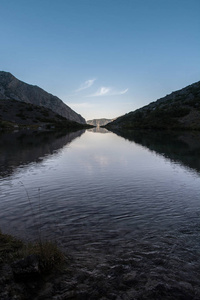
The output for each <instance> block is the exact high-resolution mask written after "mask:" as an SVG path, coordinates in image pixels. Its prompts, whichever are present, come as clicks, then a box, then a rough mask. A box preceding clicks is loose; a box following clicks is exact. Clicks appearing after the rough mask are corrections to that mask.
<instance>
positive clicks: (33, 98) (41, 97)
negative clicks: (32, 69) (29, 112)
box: [0, 71, 86, 124]
mask: <svg viewBox="0 0 200 300" xmlns="http://www.w3.org/2000/svg"><path fill="white" fill-rule="evenodd" d="M0 99H14V100H17V101H21V102H26V103H32V104H34V105H38V106H44V107H46V108H49V109H51V110H52V111H54V112H56V113H57V114H59V115H61V116H63V117H64V118H66V119H68V120H71V121H75V122H78V123H81V124H85V123H86V121H85V119H84V118H83V117H82V116H81V115H79V114H77V113H76V112H75V111H73V110H72V109H71V108H70V107H69V106H67V105H66V104H65V103H63V102H62V100H60V99H59V98H58V97H56V96H53V95H51V94H49V93H47V92H46V91H44V90H43V89H41V88H39V87H38V86H34V85H30V84H27V83H25V82H22V81H20V80H18V79H17V78H15V77H14V76H13V75H12V74H11V73H8V72H4V71H0Z"/></svg>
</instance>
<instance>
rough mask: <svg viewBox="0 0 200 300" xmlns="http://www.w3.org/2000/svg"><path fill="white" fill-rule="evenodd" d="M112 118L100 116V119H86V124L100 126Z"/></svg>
mask: <svg viewBox="0 0 200 300" xmlns="http://www.w3.org/2000/svg"><path fill="white" fill-rule="evenodd" d="M113 120H114V119H105V118H102V119H93V120H88V121H87V124H89V125H93V126H96V127H100V126H104V125H106V124H108V123H110V122H112V121H113Z"/></svg>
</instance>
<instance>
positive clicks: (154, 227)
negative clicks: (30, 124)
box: [0, 131, 200, 274]
mask: <svg viewBox="0 0 200 300" xmlns="http://www.w3.org/2000/svg"><path fill="white" fill-rule="evenodd" d="M121 135H122V136H124V137H121V136H118V135H116V134H114V133H111V132H106V133H99V132H92V131H86V132H85V133H84V132H77V133H71V134H70V135H67V136H66V135H63V136H62V135H60V136H56V135H53V136H52V135H44V136H43V135H38V136H33V137H31V136H30V135H29V136H28V137H27V136H21V135H20V134H19V133H16V134H13V135H12V136H9V135H8V134H7V135H2V136H1V144H0V145H1V148H0V151H1V169H0V172H1V173H0V174H1V179H0V228H1V229H2V231H3V232H9V233H12V234H15V235H17V236H20V237H23V238H26V239H35V238H36V237H37V236H38V232H37V230H38V225H39V228H40V231H41V234H42V236H43V237H47V238H51V239H55V240H57V242H58V243H59V244H61V245H63V246H64V247H68V248H72V249H78V251H79V250H84V249H88V247H90V249H93V251H94V253H102V252H108V253H112V254H113V255H115V252H116V255H119V256H120V255H125V253H126V252H127V251H128V252H127V253H129V256H130V253H131V255H133V251H135V252H134V253H135V254H134V255H135V256H137V257H139V259H144V258H145V257H147V256H148V257H149V259H151V260H152V259H158V258H161V257H164V258H163V260H164V261H165V262H166V260H168V261H169V256H170V257H171V259H172V262H171V267H172V265H173V268H177V264H180V263H181V264H183V265H185V264H187V268H191V269H190V274H191V272H194V274H197V273H196V272H199V263H200V261H199V254H200V240H199V235H200V169H199V166H200V163H199V159H200V152H199V149H200V147H199V145H200V142H199V139H198V138H199V137H198V135H196V136H191V135H189V134H188V133H184V134H182V135H180V136H178V137H173V138H171V137H169V136H168V135H167V136H166V135H165V134H163V133H156V134H153V135H152V134H150V133H147V134H146V133H142V132H141V133H136V134H133V133H130V132H129V133H128V134H125V135H124V134H121ZM177 141H178V142H177ZM191 141H192V142H191ZM184 270H185V269H184Z"/></svg>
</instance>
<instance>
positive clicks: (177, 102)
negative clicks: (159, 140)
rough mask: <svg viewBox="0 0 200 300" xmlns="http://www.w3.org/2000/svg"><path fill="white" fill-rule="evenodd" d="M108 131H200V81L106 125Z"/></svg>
mask: <svg viewBox="0 0 200 300" xmlns="http://www.w3.org/2000/svg"><path fill="white" fill-rule="evenodd" d="M106 127H107V128H108V129H114V128H133V129H197V130H199V129H200V81H199V82H196V83H194V84H191V85H189V86H187V87H185V88H183V89H181V90H179V91H176V92H173V93H171V94H170V95H167V96H166V97H163V98H161V99H159V100H157V101H156V102H152V103H150V104H149V105H147V106H144V107H142V108H140V109H137V110H135V111H133V112H130V113H128V114H126V115H124V116H122V117H119V118H117V119H116V120H115V121H113V122H111V123H109V124H107V125H106Z"/></svg>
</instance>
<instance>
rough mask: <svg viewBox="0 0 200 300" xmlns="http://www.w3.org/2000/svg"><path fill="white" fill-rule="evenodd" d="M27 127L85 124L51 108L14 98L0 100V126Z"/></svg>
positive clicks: (60, 126) (57, 126) (67, 126)
mask: <svg viewBox="0 0 200 300" xmlns="http://www.w3.org/2000/svg"><path fill="white" fill-rule="evenodd" d="M13 127H14V128H16V127H20V128H24V127H29V128H30V129H36V128H39V127H40V128H41V129H54V128H55V129H60V128H67V129H70V128H77V129H81V128H86V127H90V126H89V125H87V124H79V123H77V122H74V121H70V120H68V119H66V118H64V117H62V116H61V115H58V114H57V113H55V112H53V111H52V110H50V109H48V108H45V107H42V106H36V105H33V104H29V103H25V102H20V101H16V100H9V99H3V100H0V128H2V129H12V128H13Z"/></svg>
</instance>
